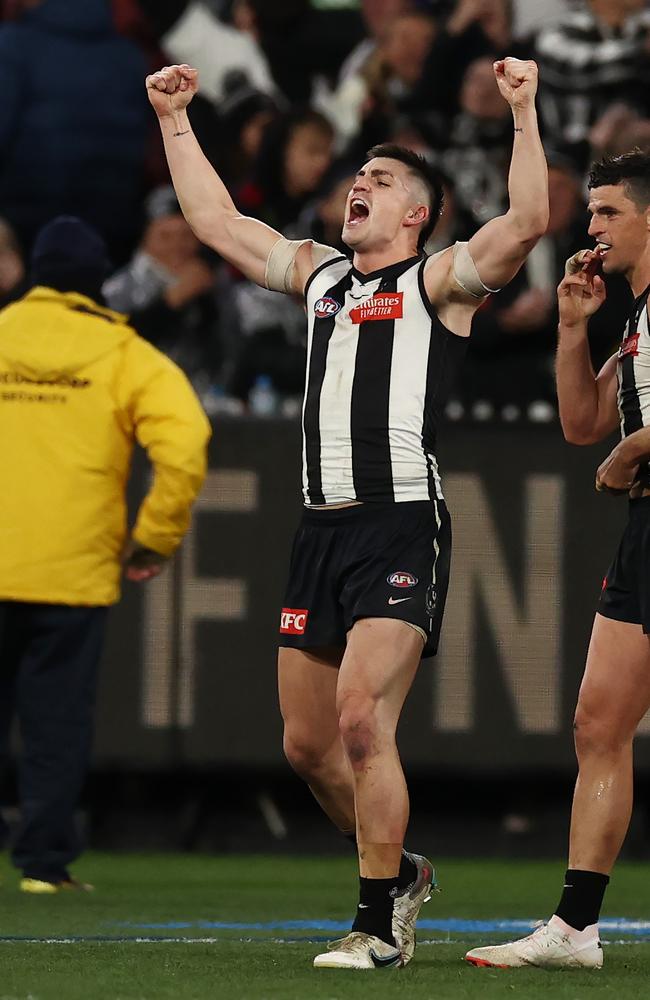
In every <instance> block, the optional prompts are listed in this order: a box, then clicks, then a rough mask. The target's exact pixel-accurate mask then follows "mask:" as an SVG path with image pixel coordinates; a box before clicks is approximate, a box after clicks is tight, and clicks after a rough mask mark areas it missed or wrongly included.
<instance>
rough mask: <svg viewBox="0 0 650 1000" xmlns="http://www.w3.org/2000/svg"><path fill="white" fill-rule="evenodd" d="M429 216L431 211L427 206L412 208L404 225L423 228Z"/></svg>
mask: <svg viewBox="0 0 650 1000" xmlns="http://www.w3.org/2000/svg"><path fill="white" fill-rule="evenodd" d="M429 214H430V209H429V207H428V206H427V205H418V206H417V208H410V209H409V210H408V213H407V215H406V218H405V220H404V225H406V226H421V225H422V223H423V222H426V220H427V219H428V217H429Z"/></svg>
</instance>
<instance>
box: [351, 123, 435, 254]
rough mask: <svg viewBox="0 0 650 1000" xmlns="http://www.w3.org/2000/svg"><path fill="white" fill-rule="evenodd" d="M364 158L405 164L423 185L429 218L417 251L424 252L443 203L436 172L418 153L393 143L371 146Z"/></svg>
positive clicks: (419, 237) (421, 232)
mask: <svg viewBox="0 0 650 1000" xmlns="http://www.w3.org/2000/svg"><path fill="white" fill-rule="evenodd" d="M366 156H367V158H368V159H369V160H374V159H375V157H379V156H381V157H382V158H385V159H388V160H398V161H399V162H400V163H403V164H405V166H407V167H408V168H409V170H410V171H411V173H413V174H415V175H416V177H419V179H420V180H421V181H422V182H423V183H424V186H425V187H426V189H427V191H428V192H429V201H430V205H429V209H430V211H429V218H428V219H427V221H426V222H425V224H424V225H423V226H422V229H421V230H420V232H419V235H418V250H420V251H422V250H424V248H425V246H426V243H427V240H428V239H429V237H430V236H431V234H432V232H433V230H434V229H435V227H436V223H437V221H438V219H439V218H440V214H441V212H442V207H443V203H444V192H443V188H442V181H441V179H440V175H439V174H438V171H437V170H436V168H435V167H433V166H432V165H431V164H430V163H429V162H428V161H427V160H426V159H425V158H424V156H420V154H419V153H414V152H413V150H412V149H407V148H406V147H405V146H398V145H397V144H396V143H393V142H382V143H380V144H379V145H378V146H373V147H372V149H369V150H368V152H367V153H366Z"/></svg>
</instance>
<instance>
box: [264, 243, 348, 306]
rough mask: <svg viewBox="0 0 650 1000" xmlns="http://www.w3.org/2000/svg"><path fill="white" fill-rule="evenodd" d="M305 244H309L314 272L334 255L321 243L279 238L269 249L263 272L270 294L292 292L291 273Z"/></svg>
mask: <svg viewBox="0 0 650 1000" xmlns="http://www.w3.org/2000/svg"><path fill="white" fill-rule="evenodd" d="M305 243H311V256H312V263H313V265H314V270H316V268H317V267H319V265H320V264H322V262H323V261H324V260H325V258H326V257H329V256H331V255H332V254H336V250H333V249H332V247H326V246H324V244H322V243H314V242H312V240H287V239H285V238H284V236H281V237H280V239H279V240H277V242H276V243H274V244H273V246H272V247H271V252H270V254H269V256H268V258H267V261H266V270H265V272H264V285H265V287H266V288H269V289H270V290H271V291H272V292H287V293H288V294H289V295H290V294H291V293H292V292H293V272H294V268H295V266H296V254H297V253H298V251H299V250H300V247H301V246H303V245H304V244H305Z"/></svg>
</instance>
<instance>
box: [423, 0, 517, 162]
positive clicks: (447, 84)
mask: <svg viewBox="0 0 650 1000" xmlns="http://www.w3.org/2000/svg"><path fill="white" fill-rule="evenodd" d="M505 52H507V53H508V54H509V55H514V56H520V57H521V58H528V57H529V53H528V52H527V51H525V50H522V51H521V52H519V51H518V50H517V46H515V45H513V43H512V24H511V4H510V2H509V0H458V2H457V3H456V4H455V6H454V7H453V8H452V10H451V11H450V13H449V15H448V16H447V17H446V18H445V19H442V18H441V19H440V22H439V30H438V31H437V32H436V37H435V39H434V41H433V44H432V45H431V47H430V50H429V54H428V57H427V60H426V63H425V65H424V66H423V67H422V72H421V74H420V79H419V84H418V87H417V88H416V92H415V94H414V103H415V104H416V105H417V106H419V107H422V108H426V107H427V106H433V107H434V108H435V109H436V110H437V112H438V114H439V116H440V117H441V118H442V121H443V123H446V122H449V121H450V120H451V119H452V118H453V117H454V115H456V114H457V113H458V111H459V110H460V91H461V88H462V84H463V80H464V78H465V75H466V73H467V70H468V68H469V66H470V65H471V64H472V63H474V62H476V60H478V59H481V58H489V59H490V61H493V60H494V59H496V58H498V57H500V56H502V55H503V54H504V53H505ZM440 134H441V138H442V141H443V142H444V140H445V138H446V130H445V129H444V128H443V129H442V131H441V133H440Z"/></svg>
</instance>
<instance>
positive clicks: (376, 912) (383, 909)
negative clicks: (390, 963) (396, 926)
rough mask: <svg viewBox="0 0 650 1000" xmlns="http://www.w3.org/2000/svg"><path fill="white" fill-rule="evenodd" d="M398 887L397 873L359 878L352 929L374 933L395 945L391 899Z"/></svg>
mask: <svg viewBox="0 0 650 1000" xmlns="http://www.w3.org/2000/svg"><path fill="white" fill-rule="evenodd" d="M396 889H399V879H398V876H397V875H394V876H393V877H392V878H363V877H360V878H359V907H358V909H357V915H356V917H355V918H354V923H353V924H352V930H353V931H363V933H364V934H374V936H375V937H378V938H381V940H382V941H385V942H386V943H387V944H392V945H393V947H396V945H395V938H394V937H393V927H392V924H393V899H394V896H392V895H391V892H392V893H394V892H395V890H396Z"/></svg>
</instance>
